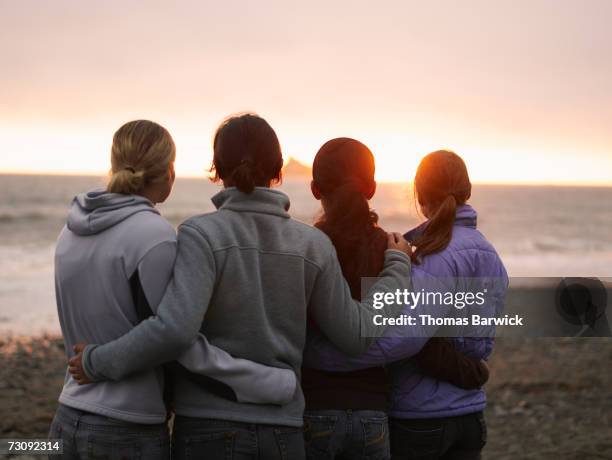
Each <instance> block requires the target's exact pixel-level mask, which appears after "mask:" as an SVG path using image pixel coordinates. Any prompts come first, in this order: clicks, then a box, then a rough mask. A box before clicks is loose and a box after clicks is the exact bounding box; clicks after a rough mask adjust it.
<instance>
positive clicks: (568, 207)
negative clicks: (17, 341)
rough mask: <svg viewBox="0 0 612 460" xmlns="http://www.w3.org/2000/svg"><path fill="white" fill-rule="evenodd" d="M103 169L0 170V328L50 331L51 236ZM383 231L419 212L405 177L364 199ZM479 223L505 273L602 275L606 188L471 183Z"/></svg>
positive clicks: (183, 199)
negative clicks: (70, 172)
mask: <svg viewBox="0 0 612 460" xmlns="http://www.w3.org/2000/svg"><path fill="white" fill-rule="evenodd" d="M104 180H105V179H104V178H103V177H93V176H87V177H85V176H84V177H76V176H27V175H0V335H9V334H11V335H36V334H41V333H45V332H48V333H58V332H59V322H58V319H57V313H56V307H55V294H54V288H53V252H54V246H55V240H56V238H57V235H58V233H59V232H60V230H61V228H62V226H63V225H64V221H65V217H66V212H67V209H68V207H69V205H70V202H71V200H72V198H73V196H74V195H75V194H77V193H78V192H81V191H84V190H89V189H92V188H95V187H100V186H103V184H104ZM279 188H280V189H281V190H282V191H284V192H285V193H287V194H288V195H289V196H290V198H291V209H290V213H291V214H292V216H293V217H294V218H296V219H299V220H301V221H303V222H307V223H312V222H313V221H314V219H315V218H316V216H317V214H318V212H319V210H320V206H319V203H318V202H317V201H316V200H315V199H314V198H313V197H312V195H311V193H310V187H309V183H308V181H306V180H302V179H287V180H286V181H285V182H284V183H283V184H282V185H281V186H280V187H279ZM219 189H220V188H219V186H218V185H216V184H213V183H211V182H210V181H209V180H207V179H205V178H202V179H184V178H181V179H178V180H177V182H176V185H175V189H174V192H173V194H172V196H171V197H170V199H169V200H168V201H167V203H164V204H163V205H160V207H159V209H160V211H161V213H162V215H163V216H164V217H166V218H167V219H168V220H170V221H171V222H172V223H173V224H174V225H175V226H176V225H178V224H179V223H180V222H181V221H183V220H184V219H186V218H187V217H189V216H191V215H194V214H199V213H203V212H209V211H211V210H213V209H214V208H213V205H212V203H211V201H210V197H211V196H213V195H214V194H215V193H216V192H217V191H219ZM371 204H372V207H373V208H374V209H375V210H376V211H377V213H378V214H379V216H380V223H381V225H382V226H383V227H384V228H385V229H386V230H388V231H398V232H405V231H406V230H408V229H410V228H411V227H413V226H415V225H417V224H418V223H419V222H421V221H422V220H423V218H422V216H420V215H419V214H418V213H417V210H416V207H415V203H414V198H413V194H412V190H411V187H410V186H409V185H408V184H395V183H394V184H391V183H389V184H387V183H381V184H379V186H378V190H377V193H376V196H375V197H374V199H373V200H372V202H371ZM470 204H472V205H473V206H474V207H475V208H476V209H477V210H478V212H479V222H478V225H479V228H480V230H481V231H482V232H483V233H484V234H485V236H486V237H487V238H488V239H489V240H490V241H491V242H492V243H493V245H494V246H495V247H496V248H497V250H498V252H499V253H500V255H501V257H502V259H503V260H504V263H505V264H506V267H507V269H508V273H509V274H510V276H514V277H519V276H520V277H532V276H533V277H546V276H596V277H612V187H609V188H605V187H600V188H595V187H593V188H590V187H556V186H555V187H548V186H506V185H503V186H502V185H475V186H474V189H473V193H472V199H471V200H470Z"/></svg>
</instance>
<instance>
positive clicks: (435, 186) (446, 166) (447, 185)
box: [413, 150, 472, 261]
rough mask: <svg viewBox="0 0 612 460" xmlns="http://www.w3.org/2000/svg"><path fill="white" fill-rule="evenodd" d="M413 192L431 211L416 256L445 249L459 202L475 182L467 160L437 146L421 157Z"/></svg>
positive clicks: (467, 194) (417, 258)
mask: <svg viewBox="0 0 612 460" xmlns="http://www.w3.org/2000/svg"><path fill="white" fill-rule="evenodd" d="M414 193H415V196H416V198H417V200H418V202H419V204H420V205H421V206H424V205H425V206H427V208H428V209H429V210H430V212H431V213H432V214H431V215H430V216H429V220H428V222H427V225H426V227H425V231H424V232H423V234H422V235H421V237H419V238H418V240H417V241H414V242H413V244H415V245H416V247H417V249H416V250H415V252H414V254H413V259H414V260H415V261H418V260H419V259H420V258H421V257H423V256H426V255H428V254H433V253H435V252H439V251H442V250H443V249H444V248H446V247H447V246H448V243H450V240H451V238H452V236H453V225H454V222H455V214H456V212H457V206H461V205H463V204H465V202H466V201H467V200H468V199H469V198H470V195H471V193H472V184H471V183H470V178H469V176H468V172H467V168H466V167H465V163H464V162H463V160H462V159H461V157H460V156H459V155H457V154H456V153H454V152H450V151H448V150H438V151H436V152H433V153H430V154H429V155H427V156H425V158H423V159H422V160H421V163H420V164H419V167H418V169H417V172H416V176H415V178H414Z"/></svg>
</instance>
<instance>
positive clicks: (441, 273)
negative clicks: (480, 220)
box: [304, 205, 508, 419]
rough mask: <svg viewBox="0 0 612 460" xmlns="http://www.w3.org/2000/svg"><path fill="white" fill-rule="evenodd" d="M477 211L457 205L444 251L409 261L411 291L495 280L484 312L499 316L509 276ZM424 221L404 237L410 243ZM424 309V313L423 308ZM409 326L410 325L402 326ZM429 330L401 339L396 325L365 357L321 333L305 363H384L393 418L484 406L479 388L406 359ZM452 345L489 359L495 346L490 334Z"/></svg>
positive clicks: (330, 366) (341, 367)
mask: <svg viewBox="0 0 612 460" xmlns="http://www.w3.org/2000/svg"><path fill="white" fill-rule="evenodd" d="M476 221H477V214H476V211H475V210H474V209H473V208H472V207H471V206H469V205H463V206H460V207H458V208H457V215H456V219H455V224H454V227H453V235H452V239H451V241H450V243H449V245H448V246H447V247H446V249H444V250H443V251H440V252H438V253H435V254H430V255H428V256H425V257H424V258H423V260H422V261H421V263H420V264H419V265H413V268H412V278H413V291H415V292H416V291H418V290H420V289H421V288H422V287H426V286H430V284H429V282H428V280H446V279H453V278H494V279H496V280H498V282H496V283H495V285H496V286H497V288H496V292H495V293H492V294H493V295H491V296H487V302H486V303H485V305H483V306H482V308H483V309H484V313H485V314H488V315H490V316H494V315H499V313H500V312H501V311H502V309H503V303H504V298H505V294H506V290H507V286H508V275H507V273H506V270H505V268H504V265H503V263H502V261H501V259H500V258H499V255H498V254H497V252H496V251H495V249H494V248H493V246H492V245H491V244H490V243H489V242H488V241H487V240H486V239H485V237H484V236H483V235H482V233H480V232H479V231H478V230H477V229H476ZM426 225H427V222H425V223H424V224H422V225H420V226H418V227H417V228H415V229H413V230H411V231H409V232H408V233H406V234H405V235H404V237H405V238H406V239H408V240H409V241H414V240H415V239H416V238H417V237H418V235H419V234H420V233H421V232H422V231H423V230H424V228H425V226H426ZM424 312H425V313H426V311H424ZM402 327H408V326H402ZM435 332H436V328H429V329H428V330H425V329H424V328H422V330H420V331H418V332H415V333H413V334H411V337H406V336H405V335H406V334H405V333H404V334H403V335H404V336H402V337H400V336H398V335H399V334H398V333H397V329H395V328H394V327H389V328H387V331H386V332H385V336H384V337H381V338H378V339H377V340H376V341H375V342H374V343H373V344H372V346H371V347H370V348H369V349H368V351H367V352H366V353H364V354H363V355H361V356H359V357H356V358H352V357H347V356H346V355H345V354H343V353H341V352H340V351H338V350H337V349H336V348H335V347H334V346H333V345H332V344H331V343H330V342H329V341H328V340H327V339H325V337H323V336H320V335H316V336H310V337H309V338H308V342H307V346H306V350H305V352H304V365H305V366H307V367H312V368H316V369H322V370H327V371H351V370H357V369H363V368H367V367H372V366H377V365H378V366H379V365H385V364H386V365H388V368H389V371H390V373H391V380H392V384H391V397H390V407H389V415H390V416H391V417H396V418H405V419H407V418H438V417H451V416H458V415H464V414H469V413H473V412H479V411H482V410H484V408H485V406H486V396H485V392H484V390H482V389H478V390H464V389H461V388H459V387H456V386H454V385H452V384H451V383H448V382H444V381H440V380H436V379H434V378H431V377H428V376H426V375H424V374H423V373H422V372H421V371H420V369H419V367H418V366H417V364H416V362H414V360H412V359H409V358H411V357H412V356H414V355H415V354H417V353H418V352H419V350H420V349H421V348H422V347H423V345H425V343H426V341H427V338H428V337H430V336H431V335H433V334H435ZM452 340H453V341H454V344H455V347H456V348H457V349H458V350H460V351H461V352H463V353H465V354H466V355H469V356H472V357H475V358H481V359H485V360H486V359H487V358H488V357H489V355H490V354H491V351H492V349H493V341H494V339H493V338H488V337H478V338H476V337H456V338H453V339H452Z"/></svg>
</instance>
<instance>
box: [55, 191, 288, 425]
mask: <svg viewBox="0 0 612 460" xmlns="http://www.w3.org/2000/svg"><path fill="white" fill-rule="evenodd" d="M176 249H177V242H176V233H175V231H174V229H173V228H172V226H171V225H170V224H169V223H168V222H167V221H166V220H165V219H163V218H162V217H161V216H160V215H159V212H158V211H157V210H156V209H155V208H154V207H153V205H152V204H151V202H149V201H148V200H147V199H146V198H144V197H141V196H138V195H122V194H114V193H107V192H104V191H93V192H89V193H86V194H81V195H79V196H77V197H76V198H75V199H74V201H73V203H72V207H71V209H70V211H69V214H68V221H67V224H66V226H65V227H64V229H63V230H62V232H61V234H60V236H59V239H58V242H57V247H56V254H55V288H56V298H57V307H58V313H59V319H60V324H61V327H62V333H63V336H64V343H65V346H66V351H67V353H68V355H69V356H70V355H72V354H73V353H72V347H73V345H75V344H77V343H104V342H108V341H111V340H113V339H116V338H117V337H120V336H122V335H123V334H125V333H127V332H128V331H129V330H130V329H132V328H133V327H134V326H135V325H136V324H138V323H139V322H140V321H141V320H142V318H139V315H138V314H137V311H136V308H135V304H134V301H135V300H134V296H133V290H132V288H133V282H134V280H135V278H136V279H137V281H138V282H139V284H140V288H141V291H142V292H143V293H144V296H145V297H146V301H147V303H148V304H149V306H150V307H151V308H152V309H153V311H156V310H157V306H158V304H159V302H160V300H161V298H162V296H163V294H164V291H165V290H166V286H167V285H168V282H169V280H170V278H171V275H172V269H173V265H174V261H175V258H176ZM180 351H181V349H180V348H175V349H174V350H173V353H175V354H174V356H172V357H170V358H173V357H176V356H178V355H179V353H180ZM84 361H85V362H86V360H84ZM179 362H180V363H181V364H183V365H184V366H185V367H187V368H188V369H190V370H192V371H194V372H199V373H202V374H206V375H207V376H209V377H213V378H215V379H218V380H220V381H221V382H223V383H225V384H227V385H229V386H230V388H232V389H233V390H234V392H235V394H236V397H237V399H238V400H241V401H247V402H258V403H262V402H263V403H273V404H282V403H283V402H285V401H287V400H290V399H291V398H292V397H293V394H294V392H295V387H296V382H295V380H296V378H295V375H294V373H293V372H292V371H289V370H286V369H275V368H270V367H268V366H263V365H259V364H257V363H254V362H251V361H246V360H242V359H234V358H232V357H231V356H230V355H229V354H227V353H226V352H224V351H223V350H220V349H218V348H216V347H213V346H211V345H210V344H209V343H208V342H207V341H206V339H205V338H204V336H202V335H199V336H198V337H197V339H196V341H195V343H193V345H192V346H191V347H190V348H188V349H187V350H185V351H183V354H182V355H181V356H180V357H179ZM86 370H87V369H86ZM254 383H257V384H255V385H254ZM163 387H164V379H163V372H162V370H161V368H150V369H146V370H142V371H141V372H137V373H130V374H129V375H127V376H125V378H123V379H121V380H120V381H104V382H97V383H93V384H88V385H81V386H80V385H78V384H77V382H76V381H75V380H73V379H72V377H71V376H70V374H69V373H68V372H66V377H65V381H64V388H63V390H62V393H61V395H60V398H59V401H60V402H61V403H62V404H65V405H67V406H70V407H73V408H76V409H81V410H84V411H88V412H92V413H96V414H100V415H105V416H108V417H112V418H116V419H119V420H124V421H128V422H134V423H144V424H152V423H161V422H163V421H164V420H165V419H166V408H165V406H164V402H163V398H162V397H163V389H164V388H163Z"/></svg>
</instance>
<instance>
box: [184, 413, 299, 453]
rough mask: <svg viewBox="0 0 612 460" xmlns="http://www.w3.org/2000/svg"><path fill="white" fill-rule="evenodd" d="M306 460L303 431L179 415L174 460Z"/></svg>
mask: <svg viewBox="0 0 612 460" xmlns="http://www.w3.org/2000/svg"><path fill="white" fill-rule="evenodd" d="M204 458H205V459H206V460H223V459H232V460H247V459H249V460H256V459H260V460H277V459H279V460H304V458H305V457H304V438H303V429H302V428H301V427H290V426H276V425H259V424H252V423H240V422H230V421H226V420H211V419H199V418H191V417H184V416H180V415H177V416H176V417H175V419H174V428H173V430H172V459H173V460H174V459H178V460H183V459H204Z"/></svg>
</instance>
